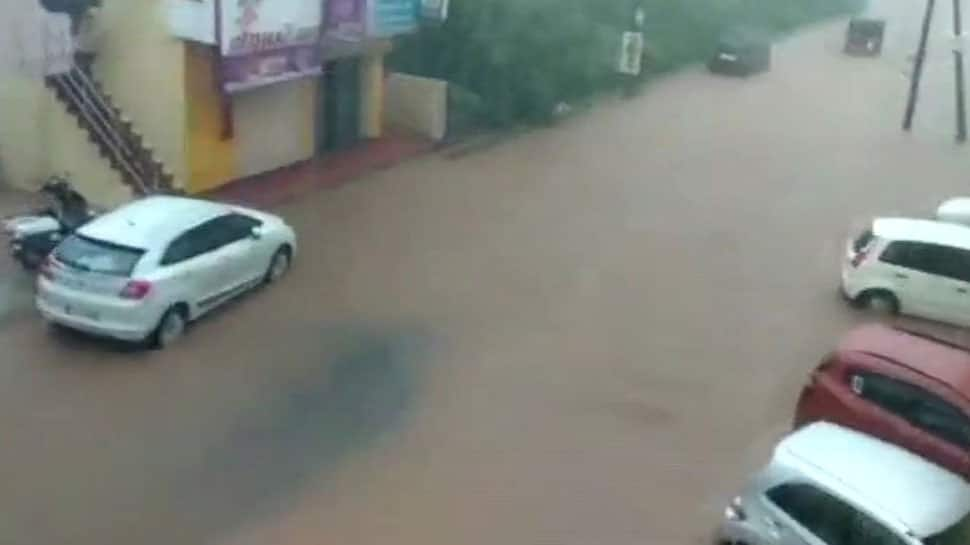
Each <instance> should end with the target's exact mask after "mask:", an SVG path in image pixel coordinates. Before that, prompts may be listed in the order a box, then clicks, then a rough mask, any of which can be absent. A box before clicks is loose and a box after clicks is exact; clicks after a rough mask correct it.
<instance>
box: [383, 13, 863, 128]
mask: <svg viewBox="0 0 970 545" xmlns="http://www.w3.org/2000/svg"><path fill="white" fill-rule="evenodd" d="M863 1H864V0H813V1H810V2H806V1H805V0H452V9H451V13H450V16H449V19H448V21H447V22H445V23H444V24H443V25H441V26H438V27H432V28H426V29H424V30H422V32H420V33H418V34H416V35H414V36H409V37H406V38H404V39H403V40H402V42H401V43H400V44H399V45H398V47H397V48H396V49H395V52H394V53H393V54H392V57H391V66H392V68H394V69H396V70H400V71H403V72H408V73H412V74H417V75H422V76H427V77H434V78H440V79H445V80H447V81H449V82H451V83H453V84H456V85H458V86H460V87H462V88H464V89H467V90H468V91H470V92H471V93H474V94H475V95H477V96H478V97H479V98H480V99H481V103H482V104H483V107H484V111H485V113H486V115H487V117H488V119H490V120H491V121H492V122H494V123H498V124H505V123H510V122H514V121H518V120H528V121H539V120H542V119H544V118H546V117H547V116H548V115H550V114H551V112H552V109H553V106H554V105H555V104H556V103H557V102H559V101H562V100H565V101H571V100H576V99H578V98H581V97H586V96H589V95H590V94H593V93H595V92H597V91H599V90H603V89H608V88H610V87H615V86H617V85H618V84H620V83H621V82H623V81H624V78H621V77H619V76H618V75H616V74H615V72H614V66H615V63H616V60H617V55H618V53H619V44H620V40H619V37H620V33H622V32H623V31H626V30H630V29H631V28H632V26H633V13H634V10H635V8H636V7H637V6H641V7H643V9H644V11H645V14H646V20H645V24H644V29H643V30H644V34H645V38H646V42H647V46H648V50H649V52H650V55H649V57H650V61H651V62H650V63H649V65H648V66H647V67H646V68H647V69H649V70H651V71H654V72H657V71H663V70H668V69H673V68H676V67H679V66H682V65H684V64H686V63H690V62H696V61H698V60H702V59H703V58H705V57H706V56H708V55H710V54H711V52H712V51H713V50H714V48H715V45H716V42H717V40H718V37H719V35H720V34H721V33H722V32H723V31H724V30H725V29H728V28H731V27H735V26H738V25H743V26H747V27H752V28H757V29H760V30H762V31H764V32H767V33H769V34H771V33H776V32H784V31H787V30H790V29H791V28H793V27H795V26H797V25H800V24H804V23H808V22H812V21H815V20H818V19H821V18H824V17H828V16H832V15H835V14H839V13H844V12H847V11H849V10H851V9H854V8H857V7H859V6H860V5H861V4H862V2H863Z"/></svg>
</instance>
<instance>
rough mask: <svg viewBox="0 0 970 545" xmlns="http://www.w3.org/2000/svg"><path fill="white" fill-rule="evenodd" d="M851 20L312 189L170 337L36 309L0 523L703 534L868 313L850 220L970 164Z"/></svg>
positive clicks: (6, 414)
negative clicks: (852, 44)
mask: <svg viewBox="0 0 970 545" xmlns="http://www.w3.org/2000/svg"><path fill="white" fill-rule="evenodd" d="M911 24H918V18H917V19H916V20H914V22H911ZM843 32H844V24H842V23H840V24H837V25H828V26H822V27H819V28H816V29H814V30H812V31H810V32H808V33H806V34H804V35H803V36H801V37H799V38H798V39H795V40H792V41H789V42H786V43H784V44H782V45H780V46H779V47H778V48H777V50H776V62H775V69H774V70H773V71H772V72H770V73H768V74H765V75H764V76H759V77H756V78H753V79H750V80H734V79H724V78H717V77H713V76H710V75H708V74H706V73H704V72H703V71H701V70H688V71H685V72H684V73H682V74H679V75H676V76H674V77H671V78H669V79H667V80H665V81H662V82H659V83H657V84H656V85H655V86H653V87H652V88H651V89H650V91H649V92H648V93H646V94H644V95H643V96H641V97H638V98H635V99H632V100H626V101H618V102H616V103H612V104H607V105H604V106H603V107H601V108H598V109H596V110H594V111H593V112H591V113H589V114H586V115H582V116H578V117H576V118H574V119H571V120H568V121H567V122H565V123H563V124H562V125H560V126H558V127H555V128H552V129H548V130H542V131H536V132H533V133H529V134H525V135H520V136H517V137H515V138H514V139H510V140H509V141H507V142H506V143H504V144H503V145H500V146H497V147H492V148H490V149H487V150H484V151H482V152H481V153H476V154H471V155H466V156H463V157H461V158H459V159H448V158H445V157H440V156H431V157H428V158H426V159H422V160H417V161H413V162H410V163H408V164H406V165H403V166H401V167H399V168H397V169H394V170H390V171H386V172H383V173H380V174H378V175H375V176H372V177H369V178H368V179H367V180H364V181H362V182H360V183H357V184H353V185H351V186H346V187H343V188H341V189H338V190H333V191H323V192H319V193H314V194H311V195H308V196H306V197H304V198H302V199H300V200H299V201H294V202H291V203H289V204H287V205H285V206H283V207H281V208H279V209H278V210H277V211H278V212H279V213H281V214H283V215H285V216H286V217H287V218H288V219H289V220H290V221H291V222H292V223H293V224H294V225H295V227H296V228H297V230H298V231H299V233H300V235H301V237H302V239H301V240H302V252H301V254H300V256H299V258H298V261H297V262H296V266H295V268H294V270H293V271H292V272H291V275H290V276H289V277H288V278H287V279H286V280H285V281H284V282H282V283H281V284H279V285H277V286H274V287H272V288H270V289H266V290H260V291H258V292H256V293H254V294H252V295H251V296H248V297H245V298H244V299H242V300H240V301H239V302H237V303H234V304H232V305H231V306H230V307H228V308H227V309H225V310H224V311H221V312H218V313H216V314H215V315H214V316H212V317H211V318H208V319H206V320H205V321H203V322H201V323H199V324H197V325H196V327H194V328H193V329H192V330H191V331H190V334H189V336H188V337H187V338H186V339H185V341H184V342H183V343H181V344H179V345H178V346H176V347H174V348H173V349H172V350H170V351H168V352H164V353H156V352H138V351H133V350H130V349H128V348H127V347H124V346H118V345H114V344H111V343H103V342H98V341H94V340H91V339H87V338H84V337H82V336H79V335H73V334H68V333H63V332H57V331H52V330H50V329H49V328H48V327H46V326H44V324H42V323H41V322H40V320H38V319H37V318H36V317H35V316H33V315H32V314H31V313H30V312H29V305H22V306H21V307H18V306H17V305H16V304H15V305H14V306H13V307H14V308H21V309H27V310H26V311H25V312H24V313H22V314H20V315H18V316H17V317H16V319H10V320H5V321H2V322H0V437H3V447H2V448H0V507H2V509H0V542H2V543H5V544H6V543H10V544H16V545H53V544H70V545H88V544H90V545H95V544H97V545H102V544H104V543H138V544H146V545H153V544H166V545H167V544H170V543H175V542H177V543H182V544H196V543H198V544H209V543H219V544H242V545H248V544H286V545H299V544H304V543H305V544H308V545H309V544H318V543H339V544H341V545H358V544H359V545H372V544H377V543H386V542H390V541H393V542H395V543H402V544H415V545H417V544H421V545H427V544H429V543H430V544H436V543H462V544H465V545H476V544H479V543H481V544H491V543H522V544H534V543H555V544H557V545H571V544H576V545H588V544H590V543H603V544H607V543H608V544H624V545H626V544H631V545H632V544H641V545H642V544H643V543H651V544H652V543H657V544H700V543H704V542H705V539H706V538H707V537H708V536H709V535H710V531H711V528H712V527H713V525H714V524H715V523H716V520H717V517H718V515H719V513H720V511H721V508H722V505H723V502H724V501H725V500H726V499H727V498H729V497H730V495H731V494H732V493H733V492H734V490H735V489H736V488H737V486H738V484H739V483H740V482H741V480H742V479H743V478H744V476H745V475H746V474H747V473H748V471H749V470H750V469H751V468H753V467H754V466H756V465H758V464H759V463H761V462H762V461H763V460H764V459H765V458H766V457H767V455H768V452H769V449H770V445H771V443H772V441H773V440H774V439H775V438H776V437H777V436H779V435H780V434H781V433H783V432H784V430H785V428H786V427H787V426H788V424H789V422H790V419H791V410H792V407H793V404H794V401H795V395H796V393H797V391H798V388H799V386H800V385H801V384H802V382H803V380H804V379H805V376H806V374H807V373H808V371H809V370H810V369H811V368H812V366H813V365H814V364H815V363H816V362H817V361H818V359H819V358H820V357H821V356H822V355H823V354H824V353H825V352H826V351H827V350H828V349H829V348H830V347H831V346H832V344H833V342H834V341H835V339H836V338H837V336H838V335H839V334H840V333H841V332H842V331H844V330H845V329H846V328H847V327H849V326H850V325H851V324H852V323H855V322H858V321H860V320H861V319H863V317H862V316H860V315H858V314H857V313H855V312H853V311H852V310H850V309H848V308H846V306H845V305H844V304H843V302H842V301H841V300H840V299H839V297H838V296H837V291H836V284H837V266H838V261H839V258H840V255H841V251H842V245H843V241H844V238H845V236H846V234H847V232H848V226H849V225H850V223H851V222H852V221H854V220H857V219H859V218H865V217H866V216H868V215H871V214H874V213H880V214H886V213H903V214H910V215H912V214H928V213H929V212H930V211H931V210H932V208H933V207H934V205H935V204H937V203H938V201H940V200H941V199H943V198H945V197H947V196H951V195H954V194H965V193H966V192H967V191H968V190H970V189H968V187H967V176H966V172H967V168H966V165H967V158H968V151H967V149H966V148H958V147H956V146H954V145H953V144H952V139H951V138H950V137H949V136H948V132H947V131H948V130H949V129H948V128H946V127H944V128H940V127H939V126H937V125H934V124H933V123H932V122H931V121H929V120H931V119H934V117H933V116H942V115H943V114H938V113H932V114H929V113H928V114H926V117H925V118H923V117H920V118H919V119H921V121H920V123H923V125H920V126H919V127H918V129H919V130H917V131H914V132H913V133H912V134H908V135H907V134H902V133H901V132H900V131H899V129H898V127H899V122H900V117H901V114H902V109H903V99H904V97H905V91H906V85H905V79H904V78H902V77H901V76H900V73H899V66H903V65H905V62H906V61H905V55H906V51H905V49H906V48H905V46H904V44H900V45H899V46H898V48H896V49H893V48H892V47H890V48H888V50H887V55H886V57H884V58H882V59H878V60H871V59H850V58H845V57H843V56H841V55H840V53H839V51H840V49H841V43H842V38H843ZM939 74H940V75H939V76H935V77H932V78H928V86H929V87H928V88H932V89H939V88H942V86H943V85H944V84H945V85H950V84H951V82H949V81H945V80H946V78H945V77H943V75H942V74H943V73H942V71H941V72H940V73H939ZM930 82H935V83H930ZM941 82H945V83H941ZM947 89H949V87H947ZM935 94H939V95H940V96H941V97H943V98H939V99H933V98H932V97H933V96H934V95H935ZM946 96H951V95H945V94H943V93H942V92H939V93H937V92H936V91H927V92H926V93H925V94H924V100H926V101H927V102H926V104H927V106H926V109H925V110H923V109H921V110H920V111H921V112H923V111H926V112H937V111H938V109H942V108H945V107H946V106H945V104H944V103H943V100H945V97H946ZM2 267H4V268H3V274H4V276H3V278H4V281H5V282H6V281H8V277H12V276H11V275H13V274H14V271H13V269H9V268H7V267H8V266H7V264H4V265H2ZM20 281H21V282H25V283H26V285H28V286H29V280H20Z"/></svg>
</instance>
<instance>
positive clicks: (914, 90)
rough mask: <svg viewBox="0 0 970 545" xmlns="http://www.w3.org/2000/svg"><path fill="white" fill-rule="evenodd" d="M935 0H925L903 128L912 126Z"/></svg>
mask: <svg viewBox="0 0 970 545" xmlns="http://www.w3.org/2000/svg"><path fill="white" fill-rule="evenodd" d="M935 7H936V0H926V13H924V14H923V28H922V30H921V31H920V37H919V47H918V48H917V50H916V59H914V61H913V75H912V77H910V82H909V99H908V100H907V101H906V114H905V115H904V116H903V130H904V131H908V130H910V129H912V128H913V114H914V113H915V112H916V99H917V95H919V82H920V79H922V77H923V61H925V60H926V42H927V40H928V38H929V36H930V23H931V22H932V20H933V9H934V8H935Z"/></svg>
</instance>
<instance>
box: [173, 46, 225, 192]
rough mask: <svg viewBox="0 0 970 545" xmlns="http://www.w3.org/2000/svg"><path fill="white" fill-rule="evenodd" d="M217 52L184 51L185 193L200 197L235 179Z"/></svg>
mask: <svg viewBox="0 0 970 545" xmlns="http://www.w3.org/2000/svg"><path fill="white" fill-rule="evenodd" d="M216 60H217V59H216V50H215V49H214V48H211V47H205V46H202V45H198V44H186V47H185V96H186V133H187V138H188V149H187V152H186V153H187V162H188V174H187V176H186V179H185V189H186V191H188V192H189V193H201V192H204V191H208V190H211V189H214V188H216V187H219V186H220V185H223V184H224V183H226V182H227V181H229V180H232V179H233V178H235V177H236V153H235V151H236V150H235V146H236V142H235V139H232V138H228V139H227V138H223V137H222V134H223V130H222V129H223V114H222V98H221V94H220V92H219V87H218V82H217V81H216V72H215V66H214V64H215V62H216Z"/></svg>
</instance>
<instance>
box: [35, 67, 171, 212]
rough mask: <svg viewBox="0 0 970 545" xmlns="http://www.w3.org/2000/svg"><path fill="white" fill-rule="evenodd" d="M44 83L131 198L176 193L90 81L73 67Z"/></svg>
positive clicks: (152, 154)
mask: <svg viewBox="0 0 970 545" xmlns="http://www.w3.org/2000/svg"><path fill="white" fill-rule="evenodd" d="M46 83H47V87H48V88H50V89H51V90H52V91H53V92H54V94H55V95H56V96H57V99H58V100H59V101H60V102H61V104H63V105H64V107H65V108H66V109H67V111H68V113H70V114H71V115H72V116H73V117H74V118H75V119H76V120H77V124H78V126H79V127H80V128H81V129H83V130H84V131H85V132H87V135H88V139H89V140H90V141H91V142H92V143H94V145H95V146H97V148H98V151H99V152H100V154H101V156H102V157H103V158H104V159H105V160H106V161H108V163H109V164H110V165H111V167H112V168H113V169H114V170H116V171H118V173H119V174H120V175H121V179H122V181H123V182H124V183H125V185H127V186H128V187H129V188H130V189H131V191H132V193H133V194H135V195H149V194H154V193H177V192H178V191H177V190H176V188H175V187H174V185H173V176H172V174H171V172H170V171H168V170H167V169H166V168H165V165H164V164H163V163H162V161H161V160H159V159H158V158H157V157H156V156H155V152H154V150H153V149H152V147H151V145H150V144H149V143H148V142H147V141H146V140H145V138H144V136H143V135H142V134H141V133H140V132H138V130H137V129H136V128H135V127H134V124H133V123H132V121H131V119H130V118H128V117H127V116H125V115H124V113H123V112H122V111H121V109H120V108H119V107H118V106H116V105H115V104H114V102H113V101H112V98H111V95H110V94H108V93H107V92H106V91H105V90H104V88H103V87H102V86H101V84H100V83H99V82H97V81H96V80H95V79H94V78H93V77H91V76H90V75H89V74H87V73H86V72H84V71H83V70H81V69H80V68H78V67H76V66H75V67H73V68H72V69H71V70H70V71H69V72H66V73H64V74H58V75H55V76H49V77H48V78H47V80H46Z"/></svg>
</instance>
